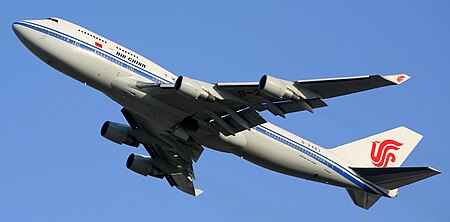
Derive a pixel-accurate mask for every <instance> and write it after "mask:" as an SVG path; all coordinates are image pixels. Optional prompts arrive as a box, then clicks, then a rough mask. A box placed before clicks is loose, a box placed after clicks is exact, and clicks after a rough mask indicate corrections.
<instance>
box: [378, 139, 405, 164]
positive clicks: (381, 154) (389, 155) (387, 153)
mask: <svg viewBox="0 0 450 222" xmlns="http://www.w3.org/2000/svg"><path fill="white" fill-rule="evenodd" d="M402 145H403V143H399V142H397V141H395V140H385V141H383V142H381V143H380V141H374V142H372V152H371V153H370V158H372V163H373V165H375V166H376V167H386V166H387V165H388V163H389V161H391V162H393V163H394V162H395V154H394V153H393V152H392V151H394V150H399V149H400V146H402ZM377 147H378V148H377Z"/></svg>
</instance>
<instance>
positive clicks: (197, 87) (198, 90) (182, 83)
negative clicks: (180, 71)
mask: <svg viewBox="0 0 450 222" xmlns="http://www.w3.org/2000/svg"><path fill="white" fill-rule="evenodd" d="M174 89H175V91H176V92H178V93H179V94H181V95H183V96H186V97H188V98H193V99H203V100H206V101H208V102H214V100H216V98H215V97H214V96H213V95H211V93H209V92H208V91H207V90H205V89H204V88H203V87H202V84H201V82H200V81H197V80H193V79H190V78H188V77H185V76H180V77H178V78H177V80H176V81H175V87H174Z"/></svg>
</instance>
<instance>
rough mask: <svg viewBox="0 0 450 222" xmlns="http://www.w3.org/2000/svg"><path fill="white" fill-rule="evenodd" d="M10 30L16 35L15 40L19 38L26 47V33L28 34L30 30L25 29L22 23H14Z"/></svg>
mask: <svg viewBox="0 0 450 222" xmlns="http://www.w3.org/2000/svg"><path fill="white" fill-rule="evenodd" d="M12 29H13V31H14V34H16V36H17V38H19V39H20V41H21V42H22V43H23V44H25V45H27V43H29V39H27V37H29V36H28V35H27V32H29V29H30V28H28V27H26V26H25V23H24V22H23V21H17V22H14V23H13V24H12Z"/></svg>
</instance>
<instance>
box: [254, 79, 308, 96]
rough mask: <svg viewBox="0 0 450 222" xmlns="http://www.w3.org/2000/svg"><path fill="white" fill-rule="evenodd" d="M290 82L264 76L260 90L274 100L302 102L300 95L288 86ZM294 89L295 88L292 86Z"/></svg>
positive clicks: (260, 82) (260, 81) (260, 83)
mask: <svg viewBox="0 0 450 222" xmlns="http://www.w3.org/2000/svg"><path fill="white" fill-rule="evenodd" d="M288 83H289V82H288V81H285V80H282V79H277V78H275V77H272V76H268V75H264V76H263V77H261V79H260V80H259V86H258V88H259V89H260V90H261V91H262V92H264V93H266V94H268V95H269V96H272V97H274V98H285V99H292V100H300V96H299V93H298V92H296V90H295V89H292V88H291V87H289V85H288ZM292 87H293V86H292Z"/></svg>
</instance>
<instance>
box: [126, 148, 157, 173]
mask: <svg viewBox="0 0 450 222" xmlns="http://www.w3.org/2000/svg"><path fill="white" fill-rule="evenodd" d="M126 166H127V168H128V169H130V170H131V171H133V172H135V173H138V174H141V175H143V176H153V177H158V178H163V177H164V174H163V173H161V172H159V170H157V169H156V168H155V164H154V161H153V159H152V158H151V157H149V156H142V155H139V154H134V153H132V154H130V156H128V159H127V163H126Z"/></svg>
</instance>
